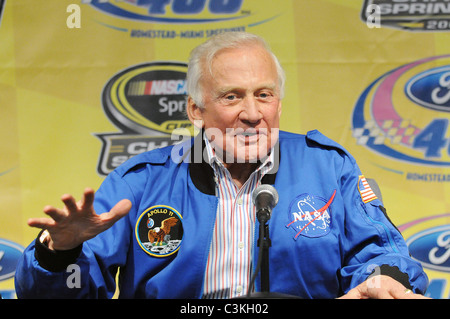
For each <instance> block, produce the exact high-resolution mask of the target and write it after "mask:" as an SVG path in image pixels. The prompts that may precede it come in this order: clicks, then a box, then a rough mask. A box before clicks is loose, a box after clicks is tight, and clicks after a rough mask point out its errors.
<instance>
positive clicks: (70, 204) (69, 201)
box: [61, 194, 78, 212]
mask: <svg viewBox="0 0 450 319" xmlns="http://www.w3.org/2000/svg"><path fill="white" fill-rule="evenodd" d="M61 200H62V201H63V203H64V205H66V207H67V210H68V211H69V212H76V211H77V210H78V206H77V202H76V201H75V198H73V196H72V195H70V194H64V195H63V196H61Z"/></svg>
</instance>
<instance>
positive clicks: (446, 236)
mask: <svg viewBox="0 0 450 319" xmlns="http://www.w3.org/2000/svg"><path fill="white" fill-rule="evenodd" d="M406 244H407V245H408V247H409V251H410V253H411V256H412V257H413V258H414V259H416V260H418V261H420V262H421V264H422V265H423V266H424V267H425V268H428V269H432V270H437V271H443V272H450V225H444V226H438V227H434V228H431V229H426V230H424V231H421V232H419V233H417V234H415V235H413V236H411V237H410V238H409V239H408V240H407V241H406Z"/></svg>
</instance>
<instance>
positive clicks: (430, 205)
mask: <svg viewBox="0 0 450 319" xmlns="http://www.w3.org/2000/svg"><path fill="white" fill-rule="evenodd" d="M1 2H2V1H0V3H1ZM2 9H3V12H2V15H1V21H0V23H1V24H0V48H1V49H0V110H1V113H0V114H1V116H0V136H1V139H2V143H1V146H0V147H1V157H0V202H1V205H0V293H1V294H2V295H3V297H4V298H14V297H15V294H14V283H13V277H12V276H13V273H14V266H15V262H16V261H17V256H18V255H19V254H20V251H21V250H22V249H23V247H25V246H27V245H28V244H29V243H30V242H31V241H32V240H34V238H35V236H36V234H37V230H36V229H32V228H29V227H28V226H27V225H26V221H27V219H28V218H30V217H36V216H41V215H43V213H42V208H43V207H44V206H45V205H47V204H51V205H56V206H60V200H59V198H60V196H61V195H62V194H64V193H72V194H74V196H77V197H79V196H80V194H81V192H82V190H83V189H84V188H85V187H87V186H89V187H93V188H96V187H98V186H99V185H100V183H101V181H102V180H103V178H104V177H105V174H107V173H108V172H109V171H110V170H111V169H113V168H114V167H116V166H117V165H119V164H120V163H121V162H123V161H124V160H126V159H127V158H129V157H130V156H133V155H136V154H138V153H140V152H142V151H146V150H148V149H151V148H154V147H157V146H161V145H167V144H169V143H172V142H173V141H171V139H170V134H169V132H170V131H171V130H172V129H174V128H182V127H186V125H187V123H186V121H185V120H183V118H182V110H183V107H184V104H183V97H184V95H183V94H184V93H185V91H184V87H183V81H182V80H183V76H184V74H185V71H186V63H187V59H188V55H189V52H190V50H191V49H192V48H193V47H195V46H196V45H198V44H199V43H201V42H203V41H204V40H205V39H207V38H208V37H210V36H211V35H213V34H215V33H218V32H223V31H231V30H245V31H249V32H252V33H256V34H259V35H261V36H263V37H264V38H265V39H266V40H267V41H268V42H269V44H270V45H271V47H272V49H273V51H274V52H275V53H276V54H277V55H278V57H279V58H280V61H281V63H282V65H283V67H284V68H285V70H286V74H287V86H286V97H285V99H284V100H283V114H282V121H281V128H282V129H284V130H288V131H293V132H297V133H305V132H306V131H308V130H311V129H319V130H320V131H321V132H322V133H324V134H325V135H327V136H329V137H330V138H332V139H334V140H336V141H337V142H339V143H340V144H342V145H343V146H344V147H346V148H347V149H348V150H349V151H350V152H351V153H352V154H353V155H354V156H355V158H356V159H357V161H358V163H359V165H360V167H361V169H362V171H363V173H364V174H365V176H367V177H371V178H374V179H376V181H377V182H378V184H379V186H380V188H381V191H382V198H383V201H384V204H385V206H386V207H387V210H388V213H389V216H390V218H391V219H392V221H393V222H394V223H395V224H396V225H397V226H398V228H399V229H400V230H401V231H402V233H403V235H404V237H405V239H406V240H407V242H408V245H410V251H411V254H412V256H413V257H414V258H416V259H418V260H420V261H421V262H422V263H423V265H424V267H425V270H426V272H427V274H428V275H429V278H430V287H429V289H428V292H427V295H429V296H431V297H434V298H445V299H447V298H449V294H450V292H449V288H450V287H449V286H450V284H449V280H450V256H449V254H450V253H449V251H450V250H449V242H450V225H449V224H450V217H449V216H450V215H449V210H450V203H447V200H450V196H449V195H447V194H448V193H447V192H448V191H449V188H450V155H449V154H450V148H449V143H448V139H449V135H450V133H448V132H447V129H448V119H449V113H448V112H449V111H450V103H449V100H450V96H448V95H449V90H450V57H449V56H448V55H449V54H450V25H449V21H450V19H448V17H447V20H446V15H445V14H446V13H449V12H450V4H449V3H448V2H447V1H433V2H432V3H430V2H429V1H420V0H418V1H407V0H406V1H388V0H378V1H376V0H373V1H369V0H367V1H363V0H279V1H272V0H230V1H223V0H204V1H203V0H199V1H191V2H189V1H180V0H167V1H158V2H155V1H150V0H145V1H144V0H124V1H115V0H109V1H99V0H92V1H89V0H84V1H81V0H33V1H27V0H14V1H12V0H7V1H3V7H2ZM152 90H155V91H152ZM152 92H153V93H152ZM155 92H156V93H155ZM146 103H147V104H146ZM148 103H153V104H151V105H152V106H154V107H153V108H152V109H151V110H149V109H145V107H143V105H148Z"/></svg>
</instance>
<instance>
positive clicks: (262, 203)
mask: <svg viewBox="0 0 450 319" xmlns="http://www.w3.org/2000/svg"><path fill="white" fill-rule="evenodd" d="M252 200H253V204H254V205H255V207H256V218H258V221H259V222H260V223H261V224H265V223H266V222H267V221H268V220H269V219H270V217H271V214H272V209H273V208H274V207H275V206H276V205H277V204H278V192H277V190H276V189H275V187H273V186H272V185H268V184H263V185H260V186H258V187H257V188H256V189H255V190H254V191H253V195H252Z"/></svg>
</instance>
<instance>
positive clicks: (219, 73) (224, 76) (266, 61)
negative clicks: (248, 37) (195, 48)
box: [203, 45, 279, 92]
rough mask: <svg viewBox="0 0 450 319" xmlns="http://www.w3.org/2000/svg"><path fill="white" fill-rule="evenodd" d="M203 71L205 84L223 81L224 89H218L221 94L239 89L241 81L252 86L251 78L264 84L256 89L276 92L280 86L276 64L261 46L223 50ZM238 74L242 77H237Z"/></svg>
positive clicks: (205, 65)
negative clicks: (238, 83)
mask: <svg viewBox="0 0 450 319" xmlns="http://www.w3.org/2000/svg"><path fill="white" fill-rule="evenodd" d="M235 62H236V63H235ZM203 71H204V73H206V74H207V76H204V77H203V80H204V81H205V82H209V81H211V82H215V83H218V82H219V81H218V80H223V82H224V83H221V85H222V86H223V87H219V88H218V89H219V90H220V91H221V92H222V91H228V90H231V89H236V88H238V86H237V85H236V82H238V81H241V80H243V81H244V82H245V83H246V84H250V83H251V77H255V78H258V80H261V81H262V82H263V83H257V84H258V87H257V88H255V89H262V88H267V89H272V90H276V89H277V88H278V84H279V83H278V73H277V68H276V64H275V62H274V61H273V59H272V57H271V55H270V54H269V52H267V50H266V49H265V48H263V47H261V46H259V45H252V46H249V47H242V48H241V47H239V48H227V49H223V50H221V51H219V52H218V53H217V54H216V55H214V56H213V57H212V60H211V61H210V63H205V64H204V68H203ZM233 72H234V73H233ZM230 73H231V74H232V76H233V77H232V78H231V77H229V74H230ZM237 74H239V75H242V76H239V77H236V75H237ZM243 77H245V78H243ZM227 82H229V83H227ZM278 89H279V88H278Z"/></svg>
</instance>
